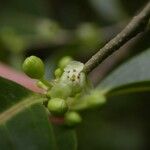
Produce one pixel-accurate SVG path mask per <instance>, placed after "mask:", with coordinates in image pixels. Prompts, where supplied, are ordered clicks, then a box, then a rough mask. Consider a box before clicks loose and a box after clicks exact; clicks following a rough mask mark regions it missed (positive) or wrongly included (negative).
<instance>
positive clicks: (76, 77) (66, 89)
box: [23, 56, 106, 127]
mask: <svg viewBox="0 0 150 150" xmlns="http://www.w3.org/2000/svg"><path fill="white" fill-rule="evenodd" d="M23 70H24V72H25V73H26V74H27V75H28V76H30V77H31V78H34V79H38V82H37V85H38V86H39V87H41V88H43V89H45V95H46V98H47V103H46V105H45V106H46V108H47V109H48V110H49V112H50V114H51V115H53V116H63V117H64V124H66V125H67V126H71V127H72V126H75V125H77V124H79V123H80V122H81V120H82V118H81V116H80V114H79V111H80V110H83V109H87V108H91V107H95V106H99V105H102V104H103V103H104V102H105V101H106V100H105V96H104V94H103V93H101V92H99V91H97V90H93V88H92V85H91V83H90V81H89V80H88V78H87V75H86V73H85V72H84V64H83V63H81V62H79V61H74V60H72V58H71V57H69V56H66V57H64V58H62V59H61V60H60V61H59V63H58V68H57V69H56V70H55V72H54V74H55V79H53V80H51V81H47V80H45V79H44V63H43V62H42V60H41V59H40V58H38V57H36V56H30V57H28V58H26V60H25V61H24V63H23Z"/></svg>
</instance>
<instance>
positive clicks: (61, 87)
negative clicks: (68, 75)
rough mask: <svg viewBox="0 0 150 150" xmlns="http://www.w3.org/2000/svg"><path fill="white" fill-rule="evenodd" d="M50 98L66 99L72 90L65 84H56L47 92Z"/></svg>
mask: <svg viewBox="0 0 150 150" xmlns="http://www.w3.org/2000/svg"><path fill="white" fill-rule="evenodd" d="M48 93H49V95H50V96H51V98H64V99H66V98H67V97H69V96H70V95H71V93H72V89H71V88H70V86H69V85H68V84H66V83H62V82H60V83H57V84H56V85H55V86H53V87H52V88H51V90H50V91H49V92H48Z"/></svg>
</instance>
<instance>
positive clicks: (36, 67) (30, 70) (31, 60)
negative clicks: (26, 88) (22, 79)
mask: <svg viewBox="0 0 150 150" xmlns="http://www.w3.org/2000/svg"><path fill="white" fill-rule="evenodd" d="M22 68H23V71H24V72H25V73H26V74H27V75H28V76H29V77H31V78H34V79H40V78H42V77H43V76H44V63H43V61H42V60H41V59H40V58H38V57H36V56H30V57H27V58H26V59H25V61H24V62H23V65H22Z"/></svg>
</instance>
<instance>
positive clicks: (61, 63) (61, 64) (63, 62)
mask: <svg viewBox="0 0 150 150" xmlns="http://www.w3.org/2000/svg"><path fill="white" fill-rule="evenodd" d="M71 61H72V58H71V57H70V56H65V57H63V58H62V59H61V60H60V61H59V64H58V66H59V67H60V68H61V69H64V68H65V67H66V66H67V65H68V64H69V63H70V62H71Z"/></svg>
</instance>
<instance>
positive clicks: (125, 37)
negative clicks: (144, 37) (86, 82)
mask: <svg viewBox="0 0 150 150" xmlns="http://www.w3.org/2000/svg"><path fill="white" fill-rule="evenodd" d="M149 19H150V2H148V3H147V5H146V6H145V7H144V9H143V10H142V11H141V12H140V13H139V14H138V15H137V16H135V17H133V19H132V20H131V21H130V22H129V24H128V25H127V26H126V27H125V28H124V29H123V30H122V31H121V32H120V33H119V34H118V35H117V36H116V37H114V38H113V39H112V40H110V41H109V42H108V43H107V44H106V45H105V46H104V47H102V48H101V49H100V50H99V51H98V52H97V53H96V54H95V55H93V56H92V57H91V58H90V59H89V60H88V61H87V62H86V63H85V67H84V70H85V71H86V72H87V73H89V72H91V71H92V70H93V69H94V68H95V67H97V65H99V64H100V63H101V62H102V61H103V60H104V59H106V58H107V57H108V56H109V55H111V54H112V53H114V52H115V51H117V50H118V49H119V48H120V47H121V46H123V45H124V44H125V43H126V42H127V41H129V40H130V39H132V38H133V37H135V36H136V35H137V34H138V33H141V32H143V31H144V30H145V29H146V27H147V24H148V22H149Z"/></svg>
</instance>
